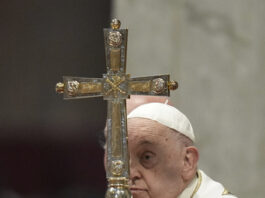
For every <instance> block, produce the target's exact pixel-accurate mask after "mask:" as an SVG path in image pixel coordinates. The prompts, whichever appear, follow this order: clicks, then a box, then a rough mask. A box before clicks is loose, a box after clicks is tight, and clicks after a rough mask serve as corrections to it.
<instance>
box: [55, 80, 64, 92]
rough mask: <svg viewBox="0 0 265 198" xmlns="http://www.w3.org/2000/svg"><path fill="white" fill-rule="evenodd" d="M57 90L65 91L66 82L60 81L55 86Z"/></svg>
mask: <svg viewBox="0 0 265 198" xmlns="http://www.w3.org/2000/svg"><path fill="white" fill-rule="evenodd" d="M55 91H56V93H58V94H61V93H63V92H64V83H61V82H58V83H57V84H56V86H55Z"/></svg>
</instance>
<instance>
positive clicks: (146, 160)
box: [140, 152, 157, 168]
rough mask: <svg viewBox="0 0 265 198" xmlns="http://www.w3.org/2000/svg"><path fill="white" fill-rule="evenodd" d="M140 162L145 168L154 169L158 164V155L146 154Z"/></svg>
mask: <svg viewBox="0 0 265 198" xmlns="http://www.w3.org/2000/svg"><path fill="white" fill-rule="evenodd" d="M140 161H141V164H142V165H143V166H144V167H145V168H152V167H153V166H154V165H155V164H156V163H157V159H156V155H155V154H154V153H152V152H144V153H143V154H142V155H141V159H140Z"/></svg>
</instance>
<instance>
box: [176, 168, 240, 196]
mask: <svg viewBox="0 0 265 198" xmlns="http://www.w3.org/2000/svg"><path fill="white" fill-rule="evenodd" d="M178 198H236V197H235V196H234V195H232V194H231V193H229V192H228V191H227V190H226V189H225V188H224V186H223V185H222V184H220V183H218V182H216V181H214V180H212V179H211V178H210V177H208V176H207V175H206V174H205V173H204V172H203V171H201V170H198V171H197V177H195V178H194V179H193V180H192V181H191V183H190V184H189V185H188V186H187V188H185V190H184V191H183V192H182V193H181V195H180V196H179V197H178Z"/></svg>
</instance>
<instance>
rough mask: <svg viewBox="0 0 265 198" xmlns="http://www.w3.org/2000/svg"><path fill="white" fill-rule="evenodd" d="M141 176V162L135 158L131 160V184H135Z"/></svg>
mask: <svg viewBox="0 0 265 198" xmlns="http://www.w3.org/2000/svg"><path fill="white" fill-rule="evenodd" d="M140 178H141V172H140V167H139V164H137V163H136V162H135V161H134V160H132V159H131V160H130V182H131V184H132V185H133V184H135V182H136V181H137V180H138V179H140Z"/></svg>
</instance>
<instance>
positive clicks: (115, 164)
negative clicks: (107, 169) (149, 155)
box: [111, 160, 124, 176]
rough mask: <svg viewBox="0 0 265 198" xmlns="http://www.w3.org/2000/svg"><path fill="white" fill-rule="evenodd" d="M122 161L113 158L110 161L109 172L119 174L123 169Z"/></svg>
mask: <svg viewBox="0 0 265 198" xmlns="http://www.w3.org/2000/svg"><path fill="white" fill-rule="evenodd" d="M123 165H124V163H123V162H122V161H121V160H115V161H112V163H111V172H112V174H113V175H116V176H119V175H121V174H122V171H123V169H124V166H123Z"/></svg>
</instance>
